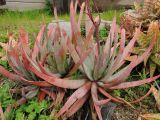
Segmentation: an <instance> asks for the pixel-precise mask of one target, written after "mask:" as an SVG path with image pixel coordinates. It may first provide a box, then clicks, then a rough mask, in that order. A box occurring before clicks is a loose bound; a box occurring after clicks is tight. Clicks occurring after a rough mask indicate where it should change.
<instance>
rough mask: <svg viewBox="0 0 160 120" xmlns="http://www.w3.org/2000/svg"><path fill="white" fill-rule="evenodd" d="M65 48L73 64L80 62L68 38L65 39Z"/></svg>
mask: <svg viewBox="0 0 160 120" xmlns="http://www.w3.org/2000/svg"><path fill="white" fill-rule="evenodd" d="M67 47H68V51H69V53H70V55H71V56H72V58H73V61H74V62H75V63H78V62H79V60H80V58H79V55H78V53H77V51H76V49H75V48H74V46H73V44H72V42H71V40H70V39H69V38H68V39H67Z"/></svg>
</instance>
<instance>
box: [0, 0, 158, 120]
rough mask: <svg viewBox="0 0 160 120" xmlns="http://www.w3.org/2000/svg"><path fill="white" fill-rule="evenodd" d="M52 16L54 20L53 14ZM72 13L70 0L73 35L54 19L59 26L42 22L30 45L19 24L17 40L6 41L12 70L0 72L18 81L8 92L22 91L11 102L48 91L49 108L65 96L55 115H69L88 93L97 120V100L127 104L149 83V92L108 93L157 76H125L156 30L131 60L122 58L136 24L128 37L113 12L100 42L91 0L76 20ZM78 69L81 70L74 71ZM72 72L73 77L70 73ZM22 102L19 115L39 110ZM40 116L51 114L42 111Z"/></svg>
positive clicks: (127, 51) (154, 39) (0, 69)
mask: <svg viewBox="0 0 160 120" xmlns="http://www.w3.org/2000/svg"><path fill="white" fill-rule="evenodd" d="M84 11H85V14H84V13H83V12H84ZM55 13H56V9H55ZM83 14H84V15H83ZM85 17H86V18H87V19H89V21H86V23H85V29H86V30H85V31H86V33H85V35H86V36H81V30H80V25H81V19H82V18H85ZM55 18H56V20H57V21H58V17H57V15H56V14H55ZM76 18H77V16H76V11H75V8H74V5H73V2H71V5H70V22H71V26H72V39H70V38H69V37H68V36H67V34H66V31H64V30H63V29H60V28H59V24H58V22H57V26H56V27H54V28H51V29H50V30H49V31H47V30H46V27H45V25H42V27H41V29H40V32H39V34H38V36H37V37H36V38H35V39H36V40H35V41H34V42H33V45H30V41H29V37H28V33H27V32H26V31H24V30H23V29H21V30H20V33H19V39H18V40H17V42H15V43H14V42H13V39H11V40H10V41H9V42H8V47H7V48H8V49H7V56H8V62H9V64H10V66H11V67H12V70H13V71H12V72H10V71H7V70H6V69H4V68H3V67H0V73H1V74H2V75H4V76H7V77H8V78H9V79H12V80H14V81H18V82H20V87H19V88H18V89H17V88H16V89H13V90H12V92H15V93H17V92H20V94H21V93H22V95H21V96H22V98H21V97H20V99H19V100H18V101H16V102H14V104H13V105H14V106H13V107H17V106H18V105H20V104H22V103H23V102H26V101H27V100H30V99H32V98H35V96H37V97H38V101H42V100H44V99H45V98H46V95H48V96H49V97H51V99H52V100H53V104H51V106H50V108H53V109H54V107H56V104H59V103H57V102H61V101H62V100H63V102H66V103H65V104H64V106H62V108H61V109H60V110H59V111H58V113H56V112H55V111H54V110H53V111H54V117H55V118H58V119H59V117H61V118H68V117H71V116H72V115H73V114H74V113H76V112H77V111H78V110H79V109H80V108H81V107H82V106H83V104H84V103H85V102H86V101H87V100H88V99H90V100H91V103H90V106H91V107H93V109H92V110H93V111H92V112H94V111H96V113H97V115H98V119H100V120H101V119H102V116H101V110H100V109H101V106H102V105H104V104H107V103H108V102H109V101H114V102H119V103H127V104H129V105H130V103H135V102H139V101H140V100H142V99H143V98H144V97H146V96H147V95H148V94H149V93H151V90H152V87H151V89H150V90H149V92H148V93H147V95H145V96H143V97H141V98H140V99H138V100H134V101H130V103H128V102H126V101H125V100H123V99H121V98H116V97H114V96H112V95H111V94H110V91H113V90H114V89H126V88H130V87H136V86H139V85H144V84H146V83H151V82H153V81H155V80H156V79H158V78H159V77H160V75H157V76H155V77H151V78H145V77H144V80H138V81H130V82H126V79H127V78H128V77H129V75H130V74H131V71H132V70H133V69H134V68H135V67H136V66H137V65H139V64H140V63H141V62H143V61H144V59H146V58H147V57H148V56H149V55H150V54H151V51H152V49H153V48H154V45H155V43H156V42H157V37H158V35H157V33H156V32H155V34H154V35H153V37H152V38H151V42H150V43H149V45H148V47H147V48H146V50H144V52H143V53H142V54H141V55H135V56H134V57H132V60H131V62H129V61H127V60H126V58H130V55H131V50H132V49H133V48H134V44H135V42H136V41H137V38H138V35H139V34H140V30H139V28H137V30H136V32H135V34H134V37H133V38H132V39H131V40H130V41H129V42H127V43H126V42H125V41H126V38H125V30H124V29H120V28H119V27H118V25H117V24H116V18H114V20H113V22H112V25H111V30H110V31H109V32H108V37H107V40H106V42H105V44H103V45H101V44H100V41H99V37H100V35H99V24H100V16H97V17H93V16H92V14H91V12H90V8H89V1H86V3H83V4H82V6H81V11H80V14H79V17H78V18H79V19H78V22H77V20H76ZM94 33H96V35H95V38H94V37H93V36H94ZM79 73H80V75H78V76H76V74H79ZM73 75H75V76H76V77H75V78H74V77H73ZM70 90H71V91H72V92H73V94H71V96H70V97H68V98H67V100H66V101H65V99H66V98H65V99H63V98H64V95H65V93H68V92H69V91H70ZM99 93H100V94H101V95H100V94H99ZM65 97H67V96H65ZM41 104H42V109H46V106H47V105H46V106H44V105H43V102H42V103H41ZM26 105H27V106H31V108H32V107H33V106H35V105H38V103H37V102H36V101H35V100H34V101H33V102H32V101H31V102H28V103H27V104H26ZM40 106H41V105H40ZM24 108H25V105H24V106H21V107H20V108H19V109H17V110H16V111H17V112H16V113H15V114H16V117H17V119H18V116H23V115H24V114H28V116H27V117H29V116H31V117H35V116H36V115H37V114H40V113H41V108H40V110H36V109H35V110H34V109H31V111H35V112H34V113H33V114H34V115H33V114H31V112H30V110H29V108H30V107H29V108H27V107H26V109H24ZM37 109H38V108H37ZM2 111H3V110H2V109H1V111H0V113H1V116H3V112H2ZM36 111H39V112H36ZM95 118H96V117H95ZM39 119H40V118H39ZM43 119H49V118H47V116H43Z"/></svg>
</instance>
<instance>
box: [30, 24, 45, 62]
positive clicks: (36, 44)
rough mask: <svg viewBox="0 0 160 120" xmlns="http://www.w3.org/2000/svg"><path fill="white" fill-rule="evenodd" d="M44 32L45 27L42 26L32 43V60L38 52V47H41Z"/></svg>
mask: <svg viewBox="0 0 160 120" xmlns="http://www.w3.org/2000/svg"><path fill="white" fill-rule="evenodd" d="M44 31H45V25H42V27H41V30H40V32H39V33H38V36H37V39H36V41H35V42H34V47H33V51H32V59H36V57H37V55H38V52H39V48H38V46H41V45H40V44H41V42H42V38H43V34H44Z"/></svg>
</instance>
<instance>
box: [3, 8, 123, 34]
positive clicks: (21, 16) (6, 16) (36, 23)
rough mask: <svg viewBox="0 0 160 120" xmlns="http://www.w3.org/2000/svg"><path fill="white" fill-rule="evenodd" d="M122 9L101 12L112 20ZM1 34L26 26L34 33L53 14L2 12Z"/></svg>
mask: <svg viewBox="0 0 160 120" xmlns="http://www.w3.org/2000/svg"><path fill="white" fill-rule="evenodd" d="M121 12H122V10H118V11H115V10H108V11H106V12H104V13H101V17H102V19H105V20H112V19H113V17H114V16H115V15H116V16H117V19H118V20H119V18H120V17H119V16H120V14H121ZM0 18H1V19H0V34H5V33H7V32H14V33H15V32H17V31H18V29H19V28H21V27H23V28H25V29H26V30H27V31H28V32H29V33H34V32H37V31H38V30H39V27H40V25H41V24H42V23H43V22H45V23H47V24H48V23H49V22H51V21H52V20H53V16H51V15H48V14H47V13H46V12H45V11H43V10H34V11H25V12H18V11H14V12H13V11H5V12H3V13H0ZM59 19H63V20H67V21H68V20H69V14H63V15H60V16H59Z"/></svg>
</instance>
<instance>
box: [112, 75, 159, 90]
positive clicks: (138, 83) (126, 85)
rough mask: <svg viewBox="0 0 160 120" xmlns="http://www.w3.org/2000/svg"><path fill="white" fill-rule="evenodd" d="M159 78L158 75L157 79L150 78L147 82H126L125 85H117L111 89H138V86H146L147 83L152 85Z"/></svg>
mask: <svg viewBox="0 0 160 120" xmlns="http://www.w3.org/2000/svg"><path fill="white" fill-rule="evenodd" d="M158 78H160V75H157V76H155V77H152V78H148V79H145V80H137V81H133V82H124V83H121V84H119V85H115V86H113V87H111V88H110V89H127V88H131V87H136V86H140V85H144V84H147V83H151V82H153V81H155V80H157V79H158Z"/></svg>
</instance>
